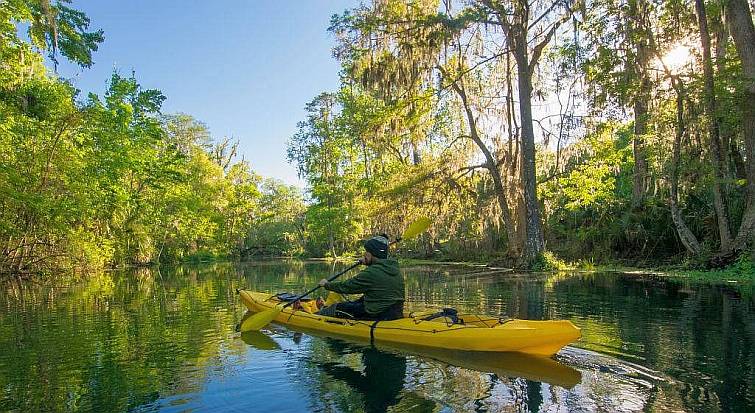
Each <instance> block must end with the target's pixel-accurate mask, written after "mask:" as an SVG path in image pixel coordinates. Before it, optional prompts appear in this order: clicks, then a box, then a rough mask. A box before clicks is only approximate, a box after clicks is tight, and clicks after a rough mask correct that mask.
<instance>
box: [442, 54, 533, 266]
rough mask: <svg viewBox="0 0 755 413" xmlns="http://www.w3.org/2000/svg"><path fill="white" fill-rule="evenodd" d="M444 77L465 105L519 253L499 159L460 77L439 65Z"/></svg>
mask: <svg viewBox="0 0 755 413" xmlns="http://www.w3.org/2000/svg"><path fill="white" fill-rule="evenodd" d="M438 69H439V70H440V72H441V74H442V75H443V77H445V78H446V79H447V80H449V81H450V82H451V87H452V88H453V89H454V91H455V92H456V94H457V95H459V98H460V99H461V103H462V105H463V106H464V112H465V114H466V116H467V123H468V124H469V135H470V137H471V138H472V141H474V143H475V144H476V145H477V147H478V148H480V151H481V152H482V154H483V156H484V157H485V169H487V170H488V172H489V173H490V177H491V178H492V179H493V188H494V190H495V194H496V199H497V200H498V206H499V207H500V208H501V216H502V217H503V226H504V227H505V228H506V237H507V238H508V244H509V250H510V251H511V253H512V254H518V253H519V250H520V245H519V244H518V242H517V237H516V231H515V230H514V223H513V221H512V219H511V209H510V207H509V200H508V196H507V195H506V188H505V187H504V185H503V181H502V180H501V169H500V168H499V167H498V160H497V159H496V158H495V156H493V153H492V152H491V151H490V149H489V148H488V147H487V145H485V142H483V141H482V138H481V137H480V134H479V132H478V130H477V120H476V119H475V116H474V113H473V112H472V108H471V107H470V105H469V99H468V98H467V93H466V90H465V88H464V85H463V83H461V80H460V79H454V78H453V77H452V76H450V74H449V73H448V72H447V71H446V70H445V69H444V68H443V67H442V66H438Z"/></svg>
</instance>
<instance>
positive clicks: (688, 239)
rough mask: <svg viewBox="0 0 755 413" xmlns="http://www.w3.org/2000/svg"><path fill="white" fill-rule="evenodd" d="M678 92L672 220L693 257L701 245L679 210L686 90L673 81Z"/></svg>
mask: <svg viewBox="0 0 755 413" xmlns="http://www.w3.org/2000/svg"><path fill="white" fill-rule="evenodd" d="M672 83H673V86H674V90H675V91H676V131H675V134H674V155H673V160H672V163H671V202H670V203H671V219H672V220H673V221H674V226H675V227H676V233H677V234H678V235H679V239H680V240H681V241H682V244H683V245H684V248H686V249H687V251H689V252H690V253H691V254H693V255H699V254H700V243H699V242H698V241H697V237H695V234H693V233H692V231H690V229H689V227H688V226H687V223H686V222H684V217H683V216H682V213H681V210H680V209H679V162H680V161H681V146H682V139H683V138H684V89H683V85H682V84H681V82H680V81H678V80H675V79H672Z"/></svg>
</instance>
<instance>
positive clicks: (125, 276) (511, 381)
mask: <svg viewBox="0 0 755 413" xmlns="http://www.w3.org/2000/svg"><path fill="white" fill-rule="evenodd" d="M339 268H340V266H336V267H335V268H334V267H333V266H331V265H330V264H324V263H304V262H299V261H268V262H261V263H243V264H231V263H222V264H203V265H197V266H182V267H175V268H161V269H159V270H158V269H138V270H128V271H121V272H107V273H102V274H97V275H93V276H92V277H90V278H89V279H87V280H86V281H83V282H68V283H65V282H60V283H57V284H52V285H40V284H35V283H26V284H24V285H18V284H15V283H7V284H4V285H2V290H0V411H22V412H32V411H33V412H37V411H94V412H113V411H134V412H147V411H170V412H174V411H175V412H180V411H246V412H249V411H253V412H271V411H276V412H304V411H322V412H338V411H344V412H351V411H365V412H383V411H391V412H437V411H441V412H446V411H448V412H451V411H488V412H498V411H549V412H550V411H588V412H589V411H609V412H616V411H627V412H629V411H732V412H744V411H753V410H755V384H754V383H755V350H754V349H753V347H755V346H754V344H755V299H754V298H753V288H752V286H751V285H745V286H737V285H708V284H690V283H685V282H679V281H671V280H668V279H664V278H662V277H657V276H656V277H654V276H647V275H645V276H643V275H637V274H619V273H589V274H588V273H563V274H557V275H552V274H548V275H532V274H526V275H525V274H514V273H497V274H496V273H491V272H490V271H489V270H486V269H482V268H472V267H463V266H440V265H437V266H436V265H433V266H424V267H411V268H405V269H404V273H405V276H406V284H407V293H408V303H407V306H408V307H409V308H410V309H419V308H425V307H433V306H438V307H439V306H444V307H448V306H451V307H455V308H457V309H459V310H460V311H465V312H478V313H487V314H500V315H505V316H508V317H518V318H530V319H568V320H571V321H572V322H573V323H574V324H576V325H577V326H579V327H581V328H582V333H583V338H582V339H581V340H580V341H579V342H577V343H575V344H574V345H573V346H570V347H567V348H565V349H564V350H562V351H561V352H560V353H559V354H558V355H556V357H555V358H554V359H541V358H531V357H524V356H520V355H516V354H503V355H497V356H488V355H475V356H473V355H467V354H465V355H459V354H457V353H452V352H435V353H432V354H424V353H422V352H417V351H413V350H412V349H394V348H385V347H382V346H378V347H370V346H366V345H363V344H359V343H350V342H345V341H340V340H335V339H330V338H325V337H316V336H311V335H308V334H302V333H300V332H296V331H292V330H289V329H287V328H285V327H282V326H276V325H271V326H270V327H269V328H266V329H264V330H263V331H262V332H260V333H252V334H246V333H245V334H244V335H241V334H239V333H237V332H235V331H234V326H235V325H236V324H237V323H238V322H239V321H240V320H241V318H242V316H243V315H244V313H245V309H244V307H243V305H242V304H241V303H240V302H239V300H238V297H237V295H236V293H235V291H236V289H237V288H248V289H254V290H259V291H267V292H281V291H291V292H301V291H303V290H305V289H307V288H308V287H311V286H312V285H314V284H315V283H316V282H317V280H319V279H320V278H323V277H325V276H327V275H329V274H331V273H332V272H334V270H338V269H339Z"/></svg>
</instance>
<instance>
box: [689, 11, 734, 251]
mask: <svg viewBox="0 0 755 413" xmlns="http://www.w3.org/2000/svg"><path fill="white" fill-rule="evenodd" d="M695 9H696V11H697V19H698V24H699V27H700V42H701V45H702V49H703V50H702V52H703V77H704V88H705V110H706V112H707V115H708V139H709V143H710V155H711V161H712V163H713V171H714V181H713V206H714V207H715V210H716V219H717V221H718V235H719V238H720V240H721V251H722V252H723V251H728V250H729V248H730V244H731V230H730V229H729V208H728V205H727V202H726V194H725V192H724V187H723V186H724V183H725V179H726V175H725V174H724V162H723V157H722V151H721V140H720V136H719V123H718V115H717V113H716V95H715V89H714V84H713V62H712V59H711V54H710V48H711V46H710V44H711V42H710V32H709V31H708V19H707V16H706V13H705V4H704V3H703V0H695Z"/></svg>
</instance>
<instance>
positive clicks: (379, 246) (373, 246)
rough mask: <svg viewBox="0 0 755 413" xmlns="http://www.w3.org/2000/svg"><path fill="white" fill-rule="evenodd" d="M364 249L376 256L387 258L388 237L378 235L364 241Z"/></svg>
mask: <svg viewBox="0 0 755 413" xmlns="http://www.w3.org/2000/svg"><path fill="white" fill-rule="evenodd" d="M364 249H365V250H367V252H369V253H370V254H372V255H373V256H375V257H377V258H381V259H385V258H388V238H386V237H384V236H381V235H378V236H376V237H372V238H370V239H368V240H367V241H365V242H364Z"/></svg>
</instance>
